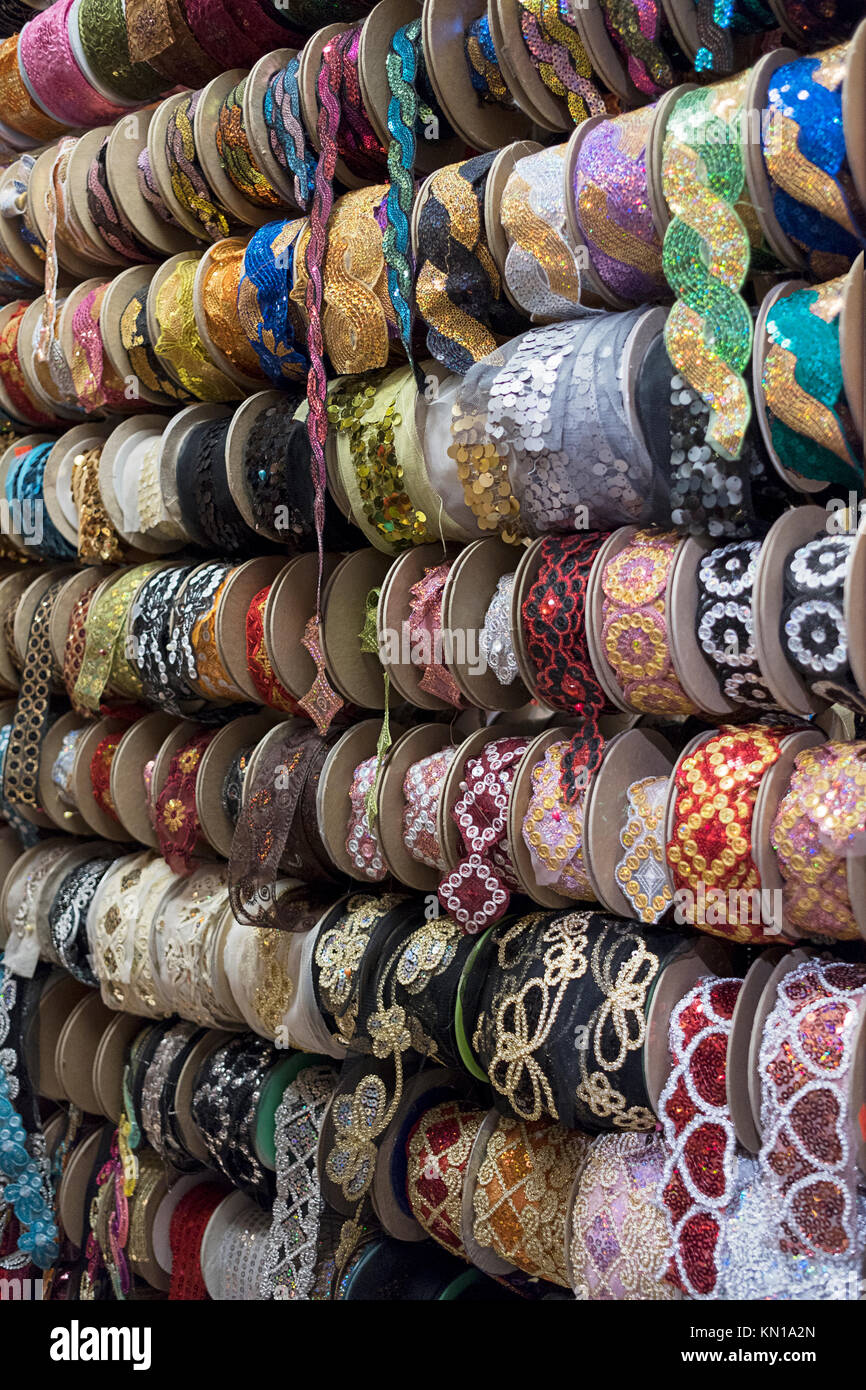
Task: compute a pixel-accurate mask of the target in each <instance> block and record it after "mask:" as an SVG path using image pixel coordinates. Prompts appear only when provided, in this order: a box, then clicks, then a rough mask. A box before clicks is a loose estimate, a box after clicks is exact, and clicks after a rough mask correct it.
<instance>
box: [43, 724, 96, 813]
mask: <svg viewBox="0 0 866 1390" xmlns="http://www.w3.org/2000/svg"><path fill="white" fill-rule="evenodd" d="M87 724H88V721H87V720H86V719H83V718H82V717H81V716H80V715H78V714H76V713H75V711H74V710H69V712H68V713H67V714H61V716H60V718H59V719H57V720H56V721H55V722H54V723H53V724H52V725H51V728H50V729H49V730H48V732H47V734H46V735H45V738H44V739H43V741H42V748H41V751H40V755H39V793H38V794H39V804H40V806H41V807H42V809H43V811H44V812H45V814H46V815H47V816H48V817H49V818H50V819H51V821H52V822H53V824H54V825H56V827H57V829H58V830H64V831H66V833H67V834H68V835H90V834H91V833H92V830H91V827H90V825H89V824H88V823H87V821H86V820H85V819H84V817H83V816H82V815H81V813H80V812H79V811H75V810H73V809H72V808H71V807H69V806H67V805H66V804H65V803H64V802H63V801H61V799H60V795H59V792H58V790H57V787H56V786H55V785H54V782H53V781H52V780H51V770H52V768H53V766H54V763H55V761H56V759H57V756H58V754H59V752H60V746H61V744H62V742H63V739H64V738H65V736H66V734H68V733H71V732H72V730H73V729H86V728H87Z"/></svg>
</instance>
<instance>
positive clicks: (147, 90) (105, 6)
mask: <svg viewBox="0 0 866 1390" xmlns="http://www.w3.org/2000/svg"><path fill="white" fill-rule="evenodd" d="M76 18H77V23H78V36H79V39H80V41H81V49H82V52H83V53H84V58H85V61H86V63H87V66H88V69H89V70H90V72H91V73H92V74H93V76H94V77H95V78H96V80H97V81H98V83H99V84H100V87H101V88H102V89H104V90H106V91H107V92H109V93H111V94H112V95H113V96H114V97H115V98H116V99H117V101H118V102H119V103H123V104H124V105H125V104H127V103H129V104H139V103H141V102H148V101H155V100H156V99H157V98H158V97H159V96H161V95H162V93H163V92H164V91H165V90H166V88H167V86H168V84H167V83H166V81H165V79H164V78H162V77H161V76H160V75H159V73H158V72H156V71H155V70H154V69H153V68H152V67H150V65H149V64H148V63H133V62H132V60H131V58H130V53H129V42H128V39H127V33H126V14H125V10H124V4H123V0H79V3H78V6H77V9H76ZM71 22H72V23H75V22H76V20H75V19H72V20H71Z"/></svg>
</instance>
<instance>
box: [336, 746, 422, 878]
mask: <svg viewBox="0 0 866 1390" xmlns="http://www.w3.org/2000/svg"><path fill="white" fill-rule="evenodd" d="M381 731H382V721H381V719H365V720H363V721H362V722H361V723H360V724H355V725H353V726H352V728H351V729H347V730H346V732H345V733H344V734H343V736H342V737H341V738H340V739H338V740H337V742H336V743H335V744H334V746H333V748H332V749H331V750H330V751H329V753H328V756H327V758H326V759H325V764H324V767H323V768H322V775H321V777H320V778H319V785H318V787H317V788H316V815H317V819H318V823H319V835H320V836H321V839H322V843H323V845H324V846H325V849H326V850H327V851H328V856H329V858H330V860H331V862H332V864H333V865H334V866H335V868H337V869H338V870H339V871H340V873H342V874H346V875H347V877H348V878H353V879H357V880H358V881H359V882H361V883H368V884H369V883H375V882H377V881H378V880H376V879H372V878H369V877H368V876H367V875H366V874H365V873H364V872H363V870H362V869H359V868H358V866H357V865H356V864H355V862H354V860H353V859H352V856H351V854H350V853H349V850H348V848H347V845H346V839H347V829H348V824H349V815H350V812H351V806H352V803H351V798H350V796H349V792H350V790H351V786H352V778H353V776H354V774H355V769H356V768H357V767H358V766H359V765H360V764H361V763H362V762H364V761H365V760H366V759H367V758H372V757H374V756H375V753H376V745H377V742H378V739H379V735H380V733H381ZM391 732H392V737H394V738H399V737H400V735H401V733H402V732H403V730H402V728H401V726H400V725H399V724H395V725H394V726H393V728H392V731H391ZM389 754H390V749H389V750H388V752H387V753H386V754H385V757H384V759H383V767H385V766H387V763H388V757H389ZM395 811H397V813H398V814H399V809H398V808H397V807H394V806H388V805H386V804H385V802H384V801H383V798H382V787H381V784H380V787H379V814H378V817H377V819H376V822H375V828H376V830H377V832H378V831H379V828H380V826H381V822H382V821H383V820H384V818H385V817H386V816H388V817H389V818H390V817H391V816H392V815H393V814H394V812H395ZM382 858H383V860H384V855H382ZM385 872H386V873H387V865H386V866H385Z"/></svg>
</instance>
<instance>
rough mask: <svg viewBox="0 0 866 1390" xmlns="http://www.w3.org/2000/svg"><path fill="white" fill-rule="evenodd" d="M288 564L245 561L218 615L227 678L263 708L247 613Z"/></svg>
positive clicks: (277, 559)
mask: <svg viewBox="0 0 866 1390" xmlns="http://www.w3.org/2000/svg"><path fill="white" fill-rule="evenodd" d="M284 564H285V561H284V559H283V557H282V556H281V555H261V556H258V557H257V558H256V559H254V560H245V561H243V563H242V564H240V565H237V566H236V567H235V568H234V569H233V570H232V571H231V573H230V574H229V577H228V579H226V581H225V584H224V586H223V591H222V597H221V598H220V601H219V606H218V608H217V611H216V620H215V623H214V635H215V638H216V646H217V652H218V653H219V657H220V660H221V662H222V664H223V666H224V668H225V671H226V674H227V675H228V676H229V678H230V679H231V681H232V683H233V684H234V685H235V687H236V688H237V689H238V690H239V691H240V692H241V694H242V695H244V696H245V697H246V698H247V699H248V700H252V701H253V702H254V703H255V704H257V705H261V704H263V701H262V697H261V695H260V693H259V691H258V689H257V687H256V684H255V681H254V680H253V678H252V676H251V675H250V669H249V666H248V665H247V613H248V612H249V607H250V604H251V603H252V601H253V599H254V598H255V596H256V594H257V593H259V591H260V590H261V589H264V588H265V586H266V585H269V584H273V582H274V580H275V579H276V577H277V575H278V574H279V573H280V571H281V570H282V568H283V566H284Z"/></svg>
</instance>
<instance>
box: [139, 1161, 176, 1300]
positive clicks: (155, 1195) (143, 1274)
mask: <svg viewBox="0 0 866 1390" xmlns="http://www.w3.org/2000/svg"><path fill="white" fill-rule="evenodd" d="M137 1191H138V1189H136V1192H133V1194H132V1196H131V1197H130V1199H129V1205H130V1217H131V1218H133V1217H134V1213H135V1204H136V1201H137V1200H138V1198H137ZM168 1192H169V1183H168V1174H167V1173H165V1172H163V1174H162V1175H161V1176H160V1177H159V1178H158V1180H157V1183H156V1186H155V1187H154V1189H153V1192H152V1194H151V1198H150V1201H149V1202H148V1205H147V1207H146V1208H145V1215H144V1230H143V1232H142V1234H143V1236H144V1242H145V1254H144V1257H143V1258H136V1257H135V1256H133V1255H130V1256H129V1266H130V1269H131V1270H132V1271H133V1273H134V1274H137V1275H138V1277H139V1278H140V1279H143V1280H144V1282H145V1283H146V1284H149V1285H150V1287H151V1288H152V1289H156V1290H157V1292H158V1293H162V1294H167V1293H168V1291H169V1289H170V1288H171V1279H170V1277H169V1275H168V1274H166V1272H165V1270H164V1269H163V1268H162V1266H161V1265H160V1263H159V1261H158V1260H157V1258H156V1252H155V1250H154V1243H153V1228H154V1226H155V1224H156V1217H157V1213H158V1211H159V1208H160V1207H161V1206H162V1203H163V1202H164V1201H165V1199H166V1197H167V1196H168Z"/></svg>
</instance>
